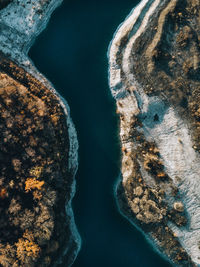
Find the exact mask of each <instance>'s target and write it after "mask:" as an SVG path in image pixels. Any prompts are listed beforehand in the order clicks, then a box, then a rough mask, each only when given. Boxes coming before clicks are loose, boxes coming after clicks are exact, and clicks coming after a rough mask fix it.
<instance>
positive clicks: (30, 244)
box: [15, 231, 40, 261]
mask: <svg viewBox="0 0 200 267" xmlns="http://www.w3.org/2000/svg"><path fill="white" fill-rule="evenodd" d="M15 245H16V247H17V258H18V259H19V260H21V261H24V259H25V257H31V258H32V259H36V258H37V257H38V255H39V252H40V248H39V246H38V245H37V244H36V243H34V238H33V235H32V234H31V233H29V232H28V231H26V232H25V233H24V235H23V238H20V239H19V240H18V242H17V243H16V244H15Z"/></svg>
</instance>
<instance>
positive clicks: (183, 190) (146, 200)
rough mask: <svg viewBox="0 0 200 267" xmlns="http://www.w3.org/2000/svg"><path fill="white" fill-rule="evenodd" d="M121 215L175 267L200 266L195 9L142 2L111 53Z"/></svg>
mask: <svg viewBox="0 0 200 267" xmlns="http://www.w3.org/2000/svg"><path fill="white" fill-rule="evenodd" d="M108 55H109V79H110V88H111V92H112V95H113V97H114V98H115V100H116V104H117V113H118V114H119V117H120V139H121V150H122V159H121V161H122V165H121V175H120V178H119V181H118V183H117V186H116V196H117V201H118V205H119V209H120V211H121V213H122V214H123V215H124V216H126V217H127V218H128V219H129V220H130V221H131V222H132V223H133V224H134V225H136V226H137V227H138V228H139V229H140V230H141V231H142V232H143V233H144V234H145V236H146V237H147V239H148V240H149V241H150V242H151V243H152V245H153V246H154V247H155V248H156V250H157V251H158V252H159V253H161V254H162V255H163V256H164V257H165V258H167V259H168V260H169V261H170V262H171V263H172V264H174V265H176V266H198V265H199V264H200V194H199V192H200V183H199V177H200V154H199V153H200V131H199V129H200V104H199V103H200V64H199V60H200V2H199V0H143V1H141V2H140V4H139V5H138V6H137V7H136V8H134V9H133V11H132V12H131V14H130V15H129V16H128V17H127V19H126V20H125V21H124V22H123V23H122V24H121V26H120V27H119V28H118V30H117V32H116V33H115V35H114V38H113V40H112V43H111V45H110V48H109V53H108Z"/></svg>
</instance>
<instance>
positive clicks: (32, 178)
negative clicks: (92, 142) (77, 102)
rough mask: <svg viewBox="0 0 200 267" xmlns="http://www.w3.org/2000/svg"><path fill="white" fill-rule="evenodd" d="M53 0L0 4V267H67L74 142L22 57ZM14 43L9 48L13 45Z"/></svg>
mask: <svg viewBox="0 0 200 267" xmlns="http://www.w3.org/2000/svg"><path fill="white" fill-rule="evenodd" d="M60 2H61V1H54V0H52V1H51V0H42V1H40V0H30V1H18V0H12V1H0V20H1V23H0V28H1V29H2V31H0V266H3V267H11V266H14V267H19V266H20V267H21V266H30V267H31V266H33V267H34V266H41V267H42V266H64V265H65V266H71V265H72V263H73V262H74V260H75V258H76V256H77V253H78V251H79V249H80V237H79V234H78V232H77V229H76V225H75V223H74V218H73V212H72V208H71V200H72V198H73V195H74V191H75V177H74V175H75V173H76V170H77V164H78V162H77V149H78V142H77V137H76V131H75V129H74V126H73V123H72V121H71V119H70V113H69V108H68V105H67V103H66V101H64V100H63V99H62V98H61V97H60V96H59V94H58V93H57V92H56V90H55V89H54V88H53V86H52V85H51V84H50V82H48V80H47V79H46V78H45V77H44V76H42V75H41V74H40V73H39V72H38V71H37V69H36V68H35V67H34V66H33V64H32V63H31V61H30V60H29V58H28V56H27V52H28V50H29V48H30V44H31V43H32V42H33V39H34V38H35V36H37V35H38V33H39V32H40V31H41V30H42V29H43V28H44V27H45V26H46V23H47V20H48V19H49V17H50V14H51V13H52V11H53V10H54V9H55V7H57V5H58V4H59V3H60ZM15 41H16V42H15Z"/></svg>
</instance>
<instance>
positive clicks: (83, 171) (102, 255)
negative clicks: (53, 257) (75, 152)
mask: <svg viewBox="0 0 200 267" xmlns="http://www.w3.org/2000/svg"><path fill="white" fill-rule="evenodd" d="M137 3H138V0H135V1H134V0H123V1H117V0H99V1H98V2H95V1H94V0H93V1H92V0H85V1H83V0H68V1H67V0H65V1H64V3H63V5H62V6H61V7H60V8H58V9H57V11H56V12H55V13H54V15H53V16H52V18H51V21H50V23H49V26H48V28H47V29H46V30H45V31H44V32H43V33H42V34H41V35H40V37H39V38H38V39H37V41H36V43H35V45H34V46H33V48H32V49H31V51H30V56H31V58H32V59H33V61H34V62H35V65H36V66H37V67H38V69H39V70H40V71H41V72H42V73H44V74H45V75H46V76H47V77H48V78H49V79H50V80H51V81H52V82H53V84H54V85H55V87H56V89H57V90H58V91H59V92H60V93H61V95H63V96H64V97H65V98H66V99H67V101H68V103H69V105H70V107H71V116H72V118H73V121H74V123H75V125H76V129H77V132H78V139H79V143H80V150H79V157H80V164H79V171H78V174H77V193H76V196H75V198H74V201H73V208H74V212H75V220H76V223H77V226H78V229H79V232H80V235H81V237H82V249H81V251H80V253H79V256H78V258H77V260H76V262H75V263H74V265H73V266H74V267H100V266H101V267H102V266H105V267H107V266H109V267H150V266H152V267H167V266H168V267H169V266H170V265H169V264H168V263H166V262H165V261H164V260H163V259H161V258H160V257H159V256H158V255H157V254H156V253H155V252H153V250H152V248H151V247H150V245H149V244H148V243H147V242H146V241H145V239H144V237H143V236H142V234H141V233H140V232H138V231H137V230H136V229H135V228H134V227H133V226H131V225H130V223H129V222H128V221H127V220H126V219H125V218H123V217H122V216H121V215H120V214H119V212H118V210H117V207H116V203H115V200H114V197H113V185H114V183H115V181H116V178H117V176H118V173H119V166H120V158H119V154H120V153H119V141H118V137H117V127H118V120H117V117H116V116H115V105H114V102H113V99H112V98H111V95H110V93H109V88H108V81H107V58H106V52H107V48H108V44H109V42H110V41H111V39H112V35H113V33H114V31H115V30H116V28H117V27H118V25H119V23H120V22H122V21H123V20H124V18H125V17H126V16H127V15H128V13H129V12H130V10H131V9H132V8H133V6H134V5H135V4H137Z"/></svg>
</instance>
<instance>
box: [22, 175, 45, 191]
mask: <svg viewBox="0 0 200 267" xmlns="http://www.w3.org/2000/svg"><path fill="white" fill-rule="evenodd" d="M43 185H44V181H38V180H37V179H36V178H27V179H26V181H25V191H26V192H29V191H31V190H33V189H38V190H41V189H42V186H43Z"/></svg>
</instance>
